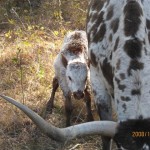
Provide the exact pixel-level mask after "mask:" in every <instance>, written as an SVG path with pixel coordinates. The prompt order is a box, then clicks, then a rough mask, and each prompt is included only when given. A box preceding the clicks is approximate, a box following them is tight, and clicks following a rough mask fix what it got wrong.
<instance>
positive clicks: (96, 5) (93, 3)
mask: <svg viewBox="0 0 150 150" xmlns="http://www.w3.org/2000/svg"><path fill="white" fill-rule="evenodd" d="M105 1H106V0H101V1H100V0H94V1H91V4H90V8H92V10H95V11H97V12H99V11H100V10H101V9H102V7H103V5H104V3H105Z"/></svg>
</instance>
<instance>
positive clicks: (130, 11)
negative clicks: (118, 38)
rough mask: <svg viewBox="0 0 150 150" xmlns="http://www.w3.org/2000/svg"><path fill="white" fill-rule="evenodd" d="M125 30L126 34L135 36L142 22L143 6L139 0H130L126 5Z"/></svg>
mask: <svg viewBox="0 0 150 150" xmlns="http://www.w3.org/2000/svg"><path fill="white" fill-rule="evenodd" d="M124 15H125V18H124V24H125V27H124V31H125V35H126V36H134V35H135V34H136V32H137V31H138V29H139V25H140V23H141V20H140V16H141V15H143V11H142V8H141V7H140V5H139V3H138V2H137V1H129V2H128V3H127V4H126V6H125V7H124Z"/></svg>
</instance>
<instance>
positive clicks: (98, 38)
mask: <svg viewBox="0 0 150 150" xmlns="http://www.w3.org/2000/svg"><path fill="white" fill-rule="evenodd" d="M105 33H106V24H105V23H103V24H102V25H101V27H100V29H99V31H98V32H97V33H96V35H95V36H94V38H93V42H95V43H97V42H99V41H102V40H103V38H104V35H105Z"/></svg>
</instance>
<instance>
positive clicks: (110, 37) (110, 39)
mask: <svg viewBox="0 0 150 150" xmlns="http://www.w3.org/2000/svg"><path fill="white" fill-rule="evenodd" d="M109 41H110V42H112V34H110V35H109Z"/></svg>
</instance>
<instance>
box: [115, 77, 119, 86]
mask: <svg viewBox="0 0 150 150" xmlns="http://www.w3.org/2000/svg"><path fill="white" fill-rule="evenodd" d="M115 81H116V82H117V84H118V85H119V84H120V79H118V78H116V77H115Z"/></svg>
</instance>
